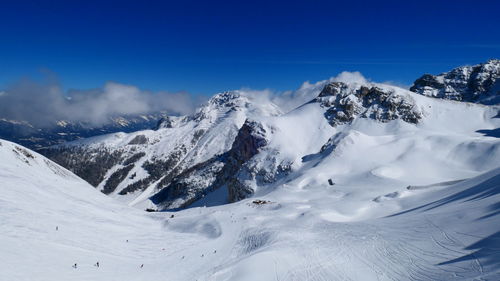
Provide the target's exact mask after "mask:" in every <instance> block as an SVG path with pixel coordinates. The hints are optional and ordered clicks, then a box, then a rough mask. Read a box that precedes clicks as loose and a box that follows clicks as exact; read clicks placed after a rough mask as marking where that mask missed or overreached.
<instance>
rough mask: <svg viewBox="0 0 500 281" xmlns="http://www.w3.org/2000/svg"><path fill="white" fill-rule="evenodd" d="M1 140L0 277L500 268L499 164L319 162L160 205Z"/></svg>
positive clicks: (465, 273) (425, 275) (383, 274)
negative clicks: (260, 184) (221, 200)
mask: <svg viewBox="0 0 500 281" xmlns="http://www.w3.org/2000/svg"><path fill="white" fill-rule="evenodd" d="M487 140H488V141H491V142H494V141H495V140H494V139H493V138H491V139H487ZM354 141H356V140H354ZM389 141H393V140H389ZM0 143H1V145H0V185H1V191H2V194H1V196H0V223H1V225H2V227H1V228H0V249H1V251H0V261H1V262H0V280H452V279H453V280H472V279H481V280H498V279H500V254H499V253H500V249H499V248H500V234H499V233H500V232H499V231H500V216H499V215H500V205H499V202H500V169H499V168H494V169H491V170H489V171H488V172H479V173H476V174H477V175H474V176H471V177H469V175H467V174H464V175H465V176H466V177H465V178H463V180H462V179H460V180H455V181H453V182H450V181H446V182H441V183H439V182H432V183H431V182H427V183H418V184H417V183H416V184H415V185H413V186H410V187H407V185H406V182H405V181H401V182H400V183H399V184H397V183H395V182H394V178H395V177H397V176H398V175H404V173H399V174H398V172H397V170H396V169H394V168H388V167H384V168H379V169H378V170H376V171H374V172H373V173H372V174H371V176H366V177H361V179H359V180H355V179H354V178H353V179H350V180H347V178H345V181H344V182H338V183H336V184H335V185H332V186H331V185H328V184H327V183H326V182H323V180H322V179H323V178H324V177H325V176H324V175H323V176H321V175H320V174H321V173H320V170H321V169H323V168H324V167H323V168H322V165H321V164H318V165H317V166H316V167H317V169H319V170H317V171H316V172H318V173H316V172H315V171H314V170H310V171H309V172H308V173H303V174H302V175H300V176H298V177H296V178H294V179H292V180H290V181H288V182H287V183H284V184H282V185H281V186H280V187H279V188H276V189H274V190H272V191H268V192H262V194H257V195H258V198H251V199H247V200H243V201H240V202H237V203H234V204H229V205H221V206H216V207H210V208H204V207H201V208H191V209H187V210H183V211H179V212H175V213H170V212H163V213H146V212H141V211H139V210H137V209H134V208H130V207H127V206H124V205H123V204H122V203H119V202H116V201H114V199H112V198H109V197H106V196H105V195H103V194H101V193H100V192H99V191H97V190H96V189H95V188H93V187H92V186H90V185H89V184H87V183H86V182H84V181H83V180H81V179H79V178H77V177H76V176H74V175H73V174H71V173H70V172H68V171H67V170H65V169H63V168H61V167H60V166H58V165H56V164H54V163H53V162H51V161H50V160H47V159H45V158H44V157H43V156H41V155H39V154H37V153H35V152H32V151H29V150H27V149H24V148H22V147H20V146H18V145H16V144H13V143H10V142H7V141H3V140H2V141H0ZM382 147H383V145H382ZM482 156H484V155H482ZM433 169H440V168H439V165H437V166H435V167H433ZM442 169H443V171H446V167H442ZM322 172H323V173H325V171H324V170H323V171H322ZM434 173H435V174H439V170H436V171H434ZM369 177H372V178H369ZM443 177H444V176H443ZM325 179H326V178H325ZM408 181H409V180H408ZM363 187H364V188H365V189H366V191H367V192H361V191H362V189H363ZM255 199H260V200H263V201H261V202H257V203H259V204H256V203H253V201H254V200H255ZM171 215H174V217H171ZM56 227H57V230H56ZM127 240H128V242H127ZM97 261H98V262H99V263H100V267H96V266H94V264H95V263H96V262H97ZM74 263H77V268H73V267H72V265H73V264H74ZM141 265H143V267H142V268H141Z"/></svg>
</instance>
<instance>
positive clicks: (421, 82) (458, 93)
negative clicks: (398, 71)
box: [410, 60, 500, 104]
mask: <svg viewBox="0 0 500 281" xmlns="http://www.w3.org/2000/svg"><path fill="white" fill-rule="evenodd" d="M499 78H500V60H489V61H487V62H485V63H481V64H478V65H474V66H462V67H458V68H455V69H453V70H451V71H449V72H445V73H441V74H439V75H431V74H425V75H423V76H422V77H420V78H419V79H417V80H416V81H415V82H414V84H413V86H412V87H411V88H410V91H413V92H415V93H418V94H421V95H425V96H429V97H435V98H442V99H448V100H456V101H465V102H473V103H482V104H498V103H500V80H499Z"/></svg>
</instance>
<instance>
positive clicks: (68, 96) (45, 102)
mask: <svg viewBox="0 0 500 281" xmlns="http://www.w3.org/2000/svg"><path fill="white" fill-rule="evenodd" d="M201 102H202V98H200V97H193V96H192V95H190V94H188V93H185V92H180V93H169V92H150V91H143V90H140V89H139V88H137V87H135V86H131V85H124V84H120V83H115V82H108V83H106V84H105V85H104V86H103V87H102V88H98V89H92V90H70V91H67V92H64V91H63V90H61V86H60V85H59V84H58V83H57V82H55V81H54V80H53V79H45V81H42V82H38V81H34V80H30V79H23V80H21V81H19V82H17V83H15V84H13V85H11V86H10V87H8V88H7V89H5V90H1V91H0V118H6V119H11V120H19V121H27V122H29V123H31V124H33V125H35V126H45V127H48V126H52V125H54V123H55V122H56V121H58V120H66V121H72V122H88V123H90V124H92V125H103V124H106V123H108V122H109V121H110V118H111V117H116V116H127V115H140V114H149V113H156V112H167V113H168V114H170V115H184V114H189V113H191V112H193V111H194V110H195V108H196V107H197V106H198V105H199V104H200V103H201Z"/></svg>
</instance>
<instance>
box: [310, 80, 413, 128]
mask: <svg viewBox="0 0 500 281" xmlns="http://www.w3.org/2000/svg"><path fill="white" fill-rule="evenodd" d="M315 101H316V102H319V103H321V105H322V106H323V107H325V108H327V111H326V113H325V117H326V118H327V119H328V121H329V122H330V124H331V125H332V126H336V125H340V124H346V123H349V122H352V121H353V120H354V119H355V118H357V117H361V118H371V119H375V120H377V121H380V122H388V121H391V120H395V119H401V120H403V121H405V122H408V123H413V124H416V123H418V121H419V120H420V119H421V118H422V111H421V110H420V109H419V108H418V107H417V106H416V104H415V101H414V100H413V99H412V98H411V97H410V96H408V95H404V94H398V93H396V92H395V91H392V90H391V89H383V88H380V87H378V86H371V85H367V86H365V85H359V86H349V85H348V84H346V83H343V82H333V83H330V84H328V85H327V86H326V87H325V88H324V89H323V91H321V93H320V95H319V96H318V98H317V99H316V100H315Z"/></svg>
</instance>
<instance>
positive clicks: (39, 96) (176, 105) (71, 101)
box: [0, 72, 369, 127]
mask: <svg viewBox="0 0 500 281" xmlns="http://www.w3.org/2000/svg"><path fill="white" fill-rule="evenodd" d="M49 78H50V77H48V78H47V79H46V80H45V81H42V82H38V81H34V80H30V79H24V80H21V81H19V82H17V83H15V84H13V85H12V86H10V87H8V88H7V89H5V90H0V118H6V119H11V120H18V121H28V122H29V123H31V124H33V125H35V126H38V127H44V126H45V127H49V126H53V125H54V124H55V123H56V121H59V120H66V121H72V122H88V123H90V124H92V125H104V124H106V123H108V122H109V121H110V118H111V117H116V116H127V115H129V116H130V115H141V114H149V113H157V112H166V113H167V114H169V115H186V114H190V113H192V112H194V111H195V110H196V108H197V107H198V106H199V105H201V103H202V102H203V101H204V100H205V99H206V97H194V96H192V95H190V94H188V93H185V92H181V93H169V92H150V91H143V90H141V89H139V88H137V87H135V86H131V85H125V84H120V83H115V82H108V83H106V84H105V85H104V86H103V87H102V88H98V89H93V90H70V91H67V92H64V91H62V90H61V87H60V85H59V84H58V83H57V81H56V80H55V79H49ZM334 81H341V82H347V83H367V82H369V80H367V79H366V78H365V77H364V76H363V75H362V74H361V73H359V72H342V73H340V74H339V75H337V76H335V77H331V78H329V79H326V80H322V81H318V82H315V83H310V82H308V81H306V82H304V83H303V84H302V85H301V86H300V87H299V88H298V89H296V90H293V91H284V92H283V91H281V92H278V91H272V90H268V89H265V90H253V89H248V88H244V89H240V90H238V92H240V93H242V94H244V95H246V96H248V97H249V98H251V99H253V100H254V101H255V102H259V103H265V102H272V103H274V104H275V105H277V106H278V107H279V108H280V109H281V111H282V112H284V113H286V112H289V111H290V110H293V109H294V108H297V107H298V106H300V105H302V104H304V103H306V102H309V101H311V100H312V99H314V98H316V97H317V96H318V94H319V93H320V92H321V90H322V89H323V88H324V86H325V85H326V84H327V83H330V82H334Z"/></svg>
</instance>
